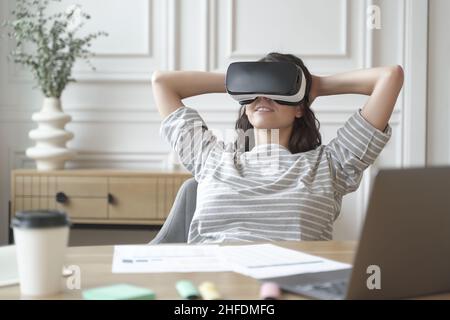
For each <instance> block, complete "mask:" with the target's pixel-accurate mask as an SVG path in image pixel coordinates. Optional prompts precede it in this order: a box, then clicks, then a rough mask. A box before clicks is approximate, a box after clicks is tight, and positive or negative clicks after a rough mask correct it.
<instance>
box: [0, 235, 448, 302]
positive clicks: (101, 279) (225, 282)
mask: <svg viewBox="0 0 450 320" xmlns="http://www.w3.org/2000/svg"><path fill="white" fill-rule="evenodd" d="M276 244H277V245H280V246H283V247H286V248H291V249H296V250H301V251H304V252H306V253H310V254H314V255H318V256H322V257H325V258H329V259H334V260H337V261H341V262H347V263H351V262H352V260H353V255H354V251H355V249H356V242H348V241H345V242H342V241H319V242H279V243H276ZM167 246H170V245H167ZM112 256H113V247H112V246H96V247H71V248H69V249H68V254H67V259H66V264H67V265H78V266H80V268H81V290H83V289H88V288H93V287H99V286H106V285H111V284H117V283H129V284H134V285H137V286H142V287H148V288H151V289H152V290H154V291H155V292H156V295H157V299H180V298H179V296H178V294H177V292H176V289H175V283H176V281H178V280H181V279H189V280H191V281H192V282H194V284H196V285H198V284H200V283H201V282H202V281H214V282H215V283H216V285H217V287H218V289H219V290H220V292H221V294H222V296H223V297H224V299H259V297H258V294H259V286H260V284H259V282H258V281H257V280H255V279H252V278H249V277H246V276H243V275H240V274H238V273H233V272H218V273H211V272H207V273H158V274H155V273H152V274H113V273H111V263H112ZM64 281H66V280H65V279H64ZM81 290H67V289H66V290H65V291H64V292H62V293H61V294H59V295H57V296H53V297H48V299H82V296H81ZM427 298H437V299H450V294H445V295H439V296H432V297H427ZM0 299H20V291H19V286H12V287H5V288H0ZM283 299H302V297H301V296H297V295H293V294H289V293H285V294H284V295H283Z"/></svg>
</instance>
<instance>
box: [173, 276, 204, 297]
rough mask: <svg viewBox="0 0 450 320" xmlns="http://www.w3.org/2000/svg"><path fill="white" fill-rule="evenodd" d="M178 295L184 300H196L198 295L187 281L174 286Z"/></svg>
mask: <svg viewBox="0 0 450 320" xmlns="http://www.w3.org/2000/svg"><path fill="white" fill-rule="evenodd" d="M176 288H177V291H178V294H179V295H180V296H181V297H182V298H184V299H198V298H199V297H200V293H199V292H198V291H197V288H196V287H195V286H194V284H193V283H192V282H190V281H188V280H180V281H178V282H177V284H176Z"/></svg>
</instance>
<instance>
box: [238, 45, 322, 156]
mask: <svg viewBox="0 0 450 320" xmlns="http://www.w3.org/2000/svg"><path fill="white" fill-rule="evenodd" d="M259 61H262V62H283V61H287V62H293V63H295V64H296V65H297V66H299V67H300V68H301V69H302V70H303V73H304V75H305V78H306V92H305V98H304V99H303V100H302V101H301V102H300V105H301V106H302V108H303V116H302V117H300V118H295V120H294V125H293V128H292V134H291V137H290V138H289V146H288V149H289V151H290V152H291V153H299V152H306V151H310V150H313V149H315V148H317V147H318V146H320V145H321V144H322V137H321V135H320V132H319V128H320V123H319V121H318V120H317V118H316V116H315V115H314V112H313V111H312V110H311V109H310V104H311V103H310V101H309V93H310V91H311V82H312V78H311V73H310V72H309V70H308V69H307V68H306V66H305V64H304V63H303V61H302V60H301V59H300V58H298V57H296V56H294V55H292V54H282V53H278V52H272V53H269V54H267V55H266V56H265V57H264V58H262V59H260V60H259ZM252 128H253V125H252V124H251V123H250V121H249V120H248V117H247V115H246V114H245V106H242V107H241V108H240V109H239V118H238V119H237V121H236V125H235V129H236V130H238V129H240V130H243V131H244V132H246V131H247V130H249V129H252ZM245 137H246V135H244V139H245V140H247V139H246V138H245ZM242 142H243V144H244V146H245V147H244V148H245V151H249V150H250V146H249V143H248V141H237V142H236V145H240V143H242Z"/></svg>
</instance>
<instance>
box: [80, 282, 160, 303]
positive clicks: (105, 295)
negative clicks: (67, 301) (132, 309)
mask: <svg viewBox="0 0 450 320" xmlns="http://www.w3.org/2000/svg"><path fill="white" fill-rule="evenodd" d="M82 294H83V298H84V299H86V300H153V299H155V293H154V292H153V291H152V290H150V289H147V288H141V287H136V286H133V285H128V284H116V285H112V286H107V287H99V288H92V289H88V290H84V291H83V293H82Z"/></svg>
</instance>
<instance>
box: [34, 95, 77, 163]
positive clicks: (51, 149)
mask: <svg viewBox="0 0 450 320" xmlns="http://www.w3.org/2000/svg"><path fill="white" fill-rule="evenodd" d="M32 119H33V121H35V122H37V124H38V128H37V129H34V130H31V131H30V133H29V137H30V139H32V140H34V141H35V142H36V145H35V146H34V147H32V148H29V149H27V151H26V155H27V156H28V157H29V158H31V159H34V160H35V161H36V167H37V169H38V170H41V171H47V170H60V169H64V164H65V161H67V160H70V159H73V158H74V157H75V152H74V151H71V150H69V149H67V148H66V142H67V141H68V140H70V139H72V138H73V133H71V132H68V131H66V130H64V127H65V125H66V124H67V123H68V122H69V121H70V120H71V119H72V118H71V117H70V116H69V115H67V114H65V113H64V112H62V108H61V100H60V99H58V98H45V99H44V103H43V105H42V109H41V110H40V111H39V112H37V113H34V114H33V116H32Z"/></svg>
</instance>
